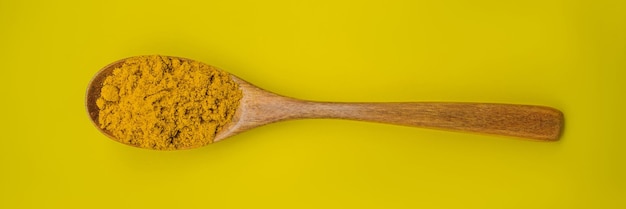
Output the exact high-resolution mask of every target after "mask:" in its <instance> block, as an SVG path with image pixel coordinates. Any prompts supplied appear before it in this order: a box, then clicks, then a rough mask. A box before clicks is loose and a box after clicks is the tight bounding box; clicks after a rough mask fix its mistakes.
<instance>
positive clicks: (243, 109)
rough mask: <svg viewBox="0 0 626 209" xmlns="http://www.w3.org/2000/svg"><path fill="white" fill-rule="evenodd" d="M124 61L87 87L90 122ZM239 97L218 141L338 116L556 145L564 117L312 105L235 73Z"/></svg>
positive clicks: (489, 106)
mask: <svg viewBox="0 0 626 209" xmlns="http://www.w3.org/2000/svg"><path fill="white" fill-rule="evenodd" d="M124 61H125V59H123V60H119V61H116V62H113V63H111V64H109V65H107V66H105V67H104V68H103V69H102V70H100V71H99V72H98V73H97V74H96V75H95V76H94V78H93V79H92V80H91V82H90V83H89V86H88V89H87V95H86V106H87V111H88V113H89V116H90V118H91V120H92V122H93V123H94V124H95V125H96V127H98V129H99V130H100V131H101V132H102V133H104V134H105V135H107V136H108V137H110V138H112V139H115V138H114V137H113V136H112V135H111V134H110V133H108V132H107V131H105V130H103V129H101V128H100V126H99V125H98V115H99V109H98V107H97V106H96V100H97V99H98V98H99V97H100V89H101V88H102V82H103V81H104V79H105V78H106V77H107V76H108V75H110V74H111V73H112V72H113V70H114V69H115V68H116V67H120V66H121V65H122V64H123V63H124ZM231 76H232V79H233V80H234V81H235V82H237V83H238V84H239V87H240V88H241V90H242V92H243V98H242V99H241V101H240V102H241V103H240V105H239V108H238V109H237V111H236V113H235V116H234V118H233V120H232V121H231V122H230V123H229V124H227V125H226V126H225V127H224V128H223V129H222V130H221V131H219V132H218V133H217V134H216V136H215V139H214V141H220V140H223V139H225V138H228V137H230V136H233V135H236V134H238V133H241V132H243V131H247V130H249V129H253V128H256V127H259V126H263V125H266V124H269V123H274V122H278V121H284V120H291V119H306V118H336V119H349V120H359V121H370V122H380V123H389V124H396V125H404V126H414V127H423V128H434V129H442V130H452V131H464V132H473V133H484V134H494V135H502V136H513V137H520V138H526V139H534V140H540V141H556V140H558V139H559V136H560V134H561V129H562V126H563V113H561V112H560V111H559V110H556V109H554V108H550V107H543V106H533V105H517V104H493V103H443V102H406V103H339V102H314V101H305V100H299V99H294V98H290V97H285V96H281V95H278V94H275V93H272V92H269V91H266V90H263V89H261V88H259V87H256V86H254V85H252V84H250V83H248V82H246V81H244V80H242V79H240V78H238V77H236V76H234V75H231Z"/></svg>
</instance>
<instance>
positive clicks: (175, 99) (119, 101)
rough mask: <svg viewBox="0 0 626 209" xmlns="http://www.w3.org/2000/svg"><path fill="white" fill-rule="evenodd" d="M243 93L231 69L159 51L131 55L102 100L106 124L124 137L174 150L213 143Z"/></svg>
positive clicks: (104, 90) (107, 84) (127, 140)
mask: <svg viewBox="0 0 626 209" xmlns="http://www.w3.org/2000/svg"><path fill="white" fill-rule="evenodd" d="M241 97H242V93H241V90H240V89H239V86H238V85H237V83H236V82H235V81H233V80H232V78H231V77H230V74H229V73H227V72H224V71H222V70H220V69H217V68H215V67H212V66H209V65H206V64H203V63H200V62H197V61H191V60H185V59H179V58H175V57H167V56H159V55H153V56H139V57H132V58H128V59H126V60H125V61H124V63H123V64H122V65H121V67H118V68H116V69H114V70H113V73H112V74H111V75H109V76H108V77H107V78H106V79H105V80H104V82H103V86H102V88H101V93H100V97H99V98H98V99H97V100H96V104H97V106H98V108H99V118H98V122H99V125H100V127H101V128H102V129H103V130H105V131H107V132H108V133H109V134H111V135H113V137H114V138H116V139H117V140H119V141H120V142H122V143H125V144H129V145H133V146H137V147H142V148H149V149H156V150H173V149H184V148H192V147H199V146H203V145H206V144H209V143H212V142H213V138H214V137H215V135H216V133H218V132H219V131H220V130H221V129H222V128H223V127H224V125H226V124H227V123H229V122H230V121H231V120H232V118H233V116H234V114H235V111H236V110H237V108H238V107H239V100H240V99H241Z"/></svg>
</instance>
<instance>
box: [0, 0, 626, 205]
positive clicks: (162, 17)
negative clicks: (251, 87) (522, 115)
mask: <svg viewBox="0 0 626 209" xmlns="http://www.w3.org/2000/svg"><path fill="white" fill-rule="evenodd" d="M98 2H100V3H98ZM145 54H164V55H175V56H181V57H188V58H193V59H196V60H200V61H202V62H205V63H209V64H212V65H215V66H218V67H221V68H223V69H225V70H227V71H229V72H231V73H233V74H235V75H237V76H240V77H241V78H244V79H246V80H248V81H250V82H251V83H254V84H257V85H258V86H260V87H263V88H265V89H268V90H271V91H274V92H277V93H280V94H284V95H289V96H293V97H297V98H303V99H312V100H327V101H344V102H352V101H372V102H392V101H393V102H397V101H464V102H502V103H521V104H537V105H546V106H552V107H555V108H558V109H560V110H562V111H563V112H564V113H565V117H566V127H565V132H564V135H563V137H562V139H561V141H559V142H557V143H537V142H529V141H523V140H515V139H510V138H506V137H496V136H483V135H474V134H465V133H451V132H444V131H436V130H428V129H419V128H409V127H400V126H392V125H383V124H373V123H364V122H353V121H337V120H302V121H290V122H283V123H277V124H272V125H268V126H265V127H262V128H259V129H255V130H253V131H250V132H247V133H244V134H241V135H238V136H236V137H233V138H230V139H228V140H226V141H223V142H219V143H217V144H213V145H210V146H207V147H203V148H200V149H195V150H188V151H175V152H162V151H150V150H143V149H137V148H133V147H129V146H124V145H122V144H119V143H116V142H114V141H112V140H109V139H107V138H106V137H105V136H104V135H102V134H100V133H99V132H98V131H97V130H96V128H95V127H93V125H92V124H91V123H90V121H89V119H88V117H87V114H86V111H85V108H84V94H85V89H86V87H87V83H88V82H89V80H90V78H91V76H93V75H94V74H95V73H96V72H97V71H98V70H99V69H100V68H101V67H103V66H104V65H106V64H108V63H110V62H112V61H115V60H118V59H121V58H124V57H128V56H135V55H145ZM0 65H1V68H2V71H1V72H2V75H1V76H0V98H1V103H0V107H1V108H0V125H1V130H2V135H1V136H0V138H1V139H2V144H1V145H0V208H7V209H8V208H94V207H95V208H422V207H424V208H624V207H626V198H625V197H626V189H625V188H626V168H625V165H626V163H625V159H626V149H625V146H626V142H625V140H626V138H625V137H626V134H625V131H626V130H625V128H624V118H625V117H626V114H625V113H626V111H624V107H625V105H626V103H625V102H624V101H625V100H624V96H625V95H624V90H625V89H626V84H624V83H625V81H624V79H626V75H625V74H626V73H625V72H626V5H625V3H624V1H621V0H615V1H608V0H605V1H596V0H589V1H581V0H561V1H558V0H549V1H545V0H532V1H495V0H494V1H490V0H478V1H474V0H468V1H439V0H432V1H391V0H388V1H352V2H349V1H348V2H345V1H341V2H340V1H333V0H329V1H223V2H213V1H197V2H192V1H183V0H176V1H131V2H127V1H42V2H31V1H17V0H14V1H7V0H2V1H0Z"/></svg>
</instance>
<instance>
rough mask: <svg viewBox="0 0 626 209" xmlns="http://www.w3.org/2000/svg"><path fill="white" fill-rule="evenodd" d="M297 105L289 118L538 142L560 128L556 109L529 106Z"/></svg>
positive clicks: (560, 117)
mask: <svg viewBox="0 0 626 209" xmlns="http://www.w3.org/2000/svg"><path fill="white" fill-rule="evenodd" d="M297 106H299V108H298V110H295V112H296V114H295V115H293V116H295V117H293V118H337V119H350V120H359V121H370V122H380V123H389V124H397V125H405V126H414V127H424V128H434V129H443V130H455V131H466V132H474V133H486V134H496V135H504V136H513V137H521V138H528V139H536V140H542V141H556V140H558V139H559V136H560V134H561V129H562V126H563V113H561V112H560V111H559V110H556V109H553V108H549V107H543V106H532V105H515V104H490V103H434V102H432V103H431V102H424V103H327V102H308V101H301V102H300V105H297ZM292 111H294V110H292Z"/></svg>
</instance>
